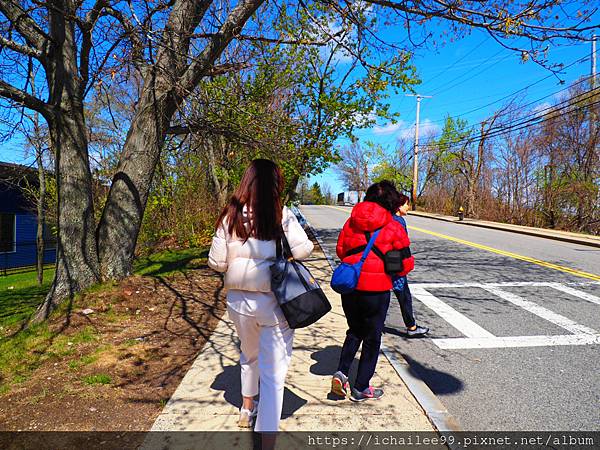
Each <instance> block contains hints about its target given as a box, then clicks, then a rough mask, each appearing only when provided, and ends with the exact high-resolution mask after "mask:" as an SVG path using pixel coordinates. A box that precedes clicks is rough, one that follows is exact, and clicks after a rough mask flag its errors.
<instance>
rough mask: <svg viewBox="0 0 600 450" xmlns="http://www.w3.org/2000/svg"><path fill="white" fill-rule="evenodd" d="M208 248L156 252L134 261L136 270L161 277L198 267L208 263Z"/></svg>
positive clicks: (137, 272) (139, 273) (138, 272)
mask: <svg viewBox="0 0 600 450" xmlns="http://www.w3.org/2000/svg"><path fill="white" fill-rule="evenodd" d="M207 257H208V249H207V248H188V249H184V250H168V251H164V252H160V253H155V254H153V255H150V256H148V257H145V258H140V259H138V260H136V261H135V262H134V265H133V267H134V272H135V273H136V274H138V275H144V276H151V277H159V276H165V275H170V274H172V273H175V272H184V271H186V270H190V269H196V268H198V267H200V266H201V265H204V264H206V258H207Z"/></svg>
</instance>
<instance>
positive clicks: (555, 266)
mask: <svg viewBox="0 0 600 450" xmlns="http://www.w3.org/2000/svg"><path fill="white" fill-rule="evenodd" d="M330 208H335V209H339V210H340V211H344V212H347V213H349V212H350V211H349V210H348V209H344V208H340V207H337V206H330ZM408 228H409V229H410V230H415V231H420V232H421V233H425V234H430V235H432V236H436V237H440V238H443V239H448V240H449V241H454V242H458V243H460V244H464V245H468V246H470V247H475V248H478V249H481V250H486V251H488V252H492V253H497V254H498V255H503V256H508V257H510V258H515V259H520V260H521V261H527V262H530V263H532V264H537V265H538V266H542V267H546V268H548V269H554V270H558V271H561V272H566V273H570V274H571V275H575V276H578V277H583V278H589V279H590V280H594V281H600V275H596V274H593V273H589V272H583V271H582V270H577V269H571V268H569V267H564V266H559V265H558V264H553V263H549V262H546V261H542V260H541V259H536V258H530V257H529V256H523V255H519V254H517V253H512V252H507V251H504V250H499V249H497V248H493V247H488V246H487V245H481V244H476V243H475V242H470V241H465V240H464V239H459V238H455V237H452V236H447V235H445V234H441V233H436V232H435V231H429V230H424V229H423V228H418V227H413V226H409V227H408Z"/></svg>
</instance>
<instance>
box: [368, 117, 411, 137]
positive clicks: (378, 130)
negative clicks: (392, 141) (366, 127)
mask: <svg viewBox="0 0 600 450" xmlns="http://www.w3.org/2000/svg"><path fill="white" fill-rule="evenodd" d="M404 127H406V122H404V121H403V120H399V121H398V122H396V123H392V122H388V123H387V124H385V125H383V126H379V125H375V127H373V133H375V134H379V135H386V134H394V133H395V132H396V131H398V130H400V129H402V128H404Z"/></svg>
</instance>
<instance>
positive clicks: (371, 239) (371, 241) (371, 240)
mask: <svg viewBox="0 0 600 450" xmlns="http://www.w3.org/2000/svg"><path fill="white" fill-rule="evenodd" d="M380 231H381V228H379V229H378V230H375V233H373V235H372V236H370V237H369V232H366V233H365V236H367V239H369V242H367V246H366V247H365V251H364V252H363V254H362V256H361V258H360V261H361V262H364V261H365V259H367V255H368V254H369V252H370V251H371V249H372V248H373V245H375V240H376V239H377V236H379V232H380Z"/></svg>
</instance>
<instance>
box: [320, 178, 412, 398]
mask: <svg viewBox="0 0 600 450" xmlns="http://www.w3.org/2000/svg"><path fill="white" fill-rule="evenodd" d="M400 195H401V194H400V193H399V192H398V191H397V190H396V188H395V186H394V185H393V184H392V183H391V182H389V181H381V182H379V183H375V184H373V185H372V186H370V187H369V189H368V190H367V193H366V196H365V200H364V201H363V202H361V203H358V204H357V205H356V206H355V207H354V208H353V209H352V213H351V215H350V218H349V219H348V220H347V221H346V223H345V224H344V227H343V228H342V231H341V233H340V235H339V237H338V242H337V247H336V252H337V255H338V257H339V258H340V260H342V261H343V262H346V263H349V264H354V263H356V262H358V260H359V259H360V258H361V256H362V252H353V251H352V250H354V249H356V248H357V247H360V246H365V245H366V244H367V242H368V236H369V235H370V234H371V233H373V232H375V231H376V230H378V229H379V230H381V231H380V232H379V235H378V236H377V239H376V240H375V247H377V248H378V249H379V250H380V251H381V253H383V254H385V253H387V252H388V251H390V250H400V249H402V248H405V247H408V246H409V245H410V241H409V239H408V235H407V233H406V231H405V230H404V228H403V227H402V225H401V224H399V223H398V222H396V221H395V220H393V218H392V215H393V214H394V213H395V212H396V211H397V210H398V208H399V207H400V206H401V205H400ZM413 268H414V258H413V257H412V256H411V257H409V258H407V259H405V260H404V271H403V272H401V273H399V274H398V275H401V276H404V275H406V274H407V273H408V272H410V271H411V270H412V269H413ZM391 288H392V279H391V276H390V275H388V274H386V273H385V271H384V263H383V260H382V259H381V258H380V257H379V256H377V254H376V253H375V252H374V251H371V252H370V253H369V254H368V255H367V258H366V259H365V262H364V264H363V266H362V270H361V274H360V278H359V280H358V285H357V287H356V290H355V291H353V292H352V293H350V294H343V295H342V308H343V309H344V314H345V315H346V321H347V323H348V331H346V339H345V340H344V345H343V347H342V352H341V355H340V361H339V364H338V370H337V372H336V373H335V374H334V375H333V378H332V380H331V390H332V392H333V393H334V394H337V395H340V396H344V397H345V396H346V395H348V391H349V388H350V386H349V382H348V373H349V372H350V365H351V364H352V361H353V360H354V356H355V355H356V352H357V351H358V348H359V347H360V345H361V343H362V351H361V355H360V362H359V365H358V374H357V376H356V381H355V383H354V386H353V388H352V389H351V393H350V400H352V401H355V402H361V401H364V400H368V399H377V398H380V397H381V396H382V395H383V390H382V389H375V388H373V387H372V386H371V385H370V381H371V377H372V376H373V374H374V373H375V367H376V365H377V358H378V356H379V349H380V346H381V333H382V331H383V325H384V322H385V317H386V314H387V310H388V306H389V304H390V289H391Z"/></svg>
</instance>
